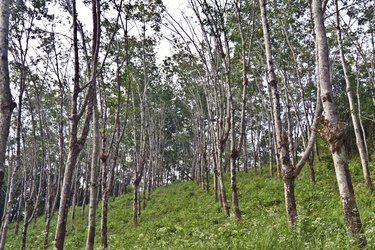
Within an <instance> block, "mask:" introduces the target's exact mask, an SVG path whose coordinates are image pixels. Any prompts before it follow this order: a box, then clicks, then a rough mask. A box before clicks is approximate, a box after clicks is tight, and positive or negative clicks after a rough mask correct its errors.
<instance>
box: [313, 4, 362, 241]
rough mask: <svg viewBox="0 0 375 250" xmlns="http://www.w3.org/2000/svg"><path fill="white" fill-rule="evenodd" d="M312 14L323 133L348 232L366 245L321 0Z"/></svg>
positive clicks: (314, 6)
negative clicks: (337, 103)
mask: <svg viewBox="0 0 375 250" xmlns="http://www.w3.org/2000/svg"><path fill="white" fill-rule="evenodd" d="M312 14H313V20H314V30H315V34H316V43H317V55H318V56H317V58H318V62H317V63H318V80H319V84H320V88H321V100H322V105H323V110H324V114H325V115H324V117H322V119H321V123H322V125H323V128H322V135H323V137H324V138H325V139H326V140H327V142H328V144H329V149H330V151H331V154H332V158H333V163H334V166H335V172H336V179H337V185H338V188H339V193H340V198H341V203H342V207H343V214H344V221H345V225H346V228H347V231H348V234H349V236H350V237H352V238H353V239H354V240H355V242H356V243H357V244H358V245H360V246H365V245H366V237H365V235H364V234H363V229H362V222H361V217H360V214H359V210H358V207H357V202H356V199H355V196H354V189H353V184H352V181H351V177H350V173H349V166H348V156H347V151H346V148H345V145H344V132H345V131H344V128H343V125H342V124H341V123H340V122H339V120H338V115H337V112H336V105H335V103H334V97H333V94H332V83H331V78H330V71H329V70H330V65H329V50H328V43H327V35H326V29H325V26H324V18H323V9H322V1H321V0H313V1H312Z"/></svg>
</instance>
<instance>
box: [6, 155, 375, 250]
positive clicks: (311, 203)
mask: <svg viewBox="0 0 375 250" xmlns="http://www.w3.org/2000/svg"><path fill="white" fill-rule="evenodd" d="M372 168H373V166H372ZM350 170H351V172H352V177H353V184H354V187H355V191H356V197H357V201H358V206H359V209H360V212H361V215H362V221H363V225H364V231H365V232H366V236H367V240H368V245H369V249H375V205H374V202H373V201H374V194H369V193H366V191H365V187H364V185H363V177H362V175H361V166H360V164H359V161H358V160H357V159H356V160H353V161H351V164H350ZM372 176H373V179H375V177H374V175H372ZM225 177H226V178H225V181H226V186H227V188H228V201H229V202H230V192H229V176H225ZM316 179H317V183H316V184H313V183H312V182H311V181H310V178H309V173H308V170H307V169H305V170H304V171H303V172H302V173H301V176H300V177H299V178H298V179H297V180H296V198H297V207H298V223H297V225H296V226H295V227H294V228H290V227H289V226H288V223H287V220H286V214H285V207H284V205H285V204H284V193H283V183H282V181H281V180H279V179H278V178H276V177H274V178H270V177H267V176H254V174H253V172H249V173H247V174H246V173H243V172H241V173H239V174H238V191H239V198H240V209H241V212H242V220H241V221H240V222H236V221H235V220H234V219H233V218H229V219H226V218H225V217H224V213H223V211H222V209H221V208H220V207H219V204H217V203H215V202H214V198H213V193H212V192H211V193H209V194H207V193H206V192H204V191H202V190H201V189H200V187H199V186H198V185H196V183H194V182H178V183H175V184H172V185H169V186H165V187H160V188H158V189H157V190H155V191H154V192H153V193H152V195H151V201H150V202H149V203H148V204H147V208H146V209H145V210H144V211H142V214H141V217H140V225H139V226H136V227H135V226H133V225H132V224H131V215H132V211H131V209H132V195H131V194H127V195H125V196H122V197H118V198H116V199H113V198H111V200H110V204H109V215H108V240H109V247H110V249H352V247H353V246H351V245H350V242H349V240H348V237H347V235H346V231H345V227H344V225H343V219H342V212H341V203H340V199H339V194H338V190H337V185H336V179H335V174H334V169H333V165H331V163H330V159H329V157H327V158H323V160H322V162H320V163H318V164H317V165H316ZM211 185H212V184H211ZM99 214H100V204H99V207H98V216H97V232H96V243H95V247H96V248H98V249H100V231H99V230H100V215H99ZM86 217H87V211H86V213H85V218H84V219H83V220H82V218H81V208H80V207H78V208H77V210H76V219H75V228H74V230H71V226H70V221H69V220H68V226H67V229H68V232H67V237H66V241H65V249H84V247H85V242H86V227H87V219H86ZM55 218H56V215H55ZM55 218H54V219H55ZM20 226H21V227H22V225H20ZM54 229H55V221H53V222H52V225H51V232H50V243H52V240H53V235H54ZM43 231H44V218H42V217H41V218H38V220H37V221H36V224H35V226H34V225H33V224H32V225H30V228H29V233H28V241H27V249H41V248H42V245H43ZM8 232H9V233H8V240H7V245H6V248H7V249H20V242H21V236H20V235H18V236H15V235H14V224H12V225H10V228H9V231H8ZM50 248H51V249H52V244H51V245H50Z"/></svg>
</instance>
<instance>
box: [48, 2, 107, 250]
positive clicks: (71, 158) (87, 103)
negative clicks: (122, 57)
mask: <svg viewBox="0 0 375 250" xmlns="http://www.w3.org/2000/svg"><path fill="white" fill-rule="evenodd" d="M92 12H93V13H92V14H93V41H92V43H93V45H92V50H93V51H92V59H91V60H92V61H91V69H89V70H90V73H91V74H90V80H89V83H90V84H89V87H88V93H87V95H86V97H85V100H84V105H83V107H81V110H80V111H79V112H78V95H79V93H80V92H81V88H80V83H79V60H78V38H77V33H78V32H77V31H78V30H77V11H76V2H75V0H73V45H74V46H73V47H74V88H73V98H72V108H71V115H70V138H69V154H68V158H67V161H66V166H65V172H64V180H63V184H62V188H61V197H60V207H59V215H58V218H57V223H56V233H55V244H54V245H55V246H54V247H55V249H58V250H60V249H63V248H64V240H65V230H66V220H67V213H68V206H69V202H68V201H69V198H70V195H71V190H70V189H71V182H72V175H73V170H74V167H75V165H76V163H77V159H78V156H79V153H80V151H81V150H82V148H83V146H84V144H85V142H86V138H87V135H88V132H89V127H90V121H91V117H92V113H93V103H94V99H95V88H96V81H95V78H96V74H97V65H98V53H99V43H100V1H99V0H92ZM84 111H86V116H85V119H84V124H83V128H82V131H81V136H80V138H78V127H79V121H80V120H81V117H82V115H83V113H84Z"/></svg>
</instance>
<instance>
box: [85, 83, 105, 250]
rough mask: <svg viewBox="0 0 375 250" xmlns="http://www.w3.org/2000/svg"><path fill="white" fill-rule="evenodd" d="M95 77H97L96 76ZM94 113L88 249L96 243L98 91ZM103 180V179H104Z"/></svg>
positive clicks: (90, 249) (92, 247)
mask: <svg viewBox="0 0 375 250" xmlns="http://www.w3.org/2000/svg"><path fill="white" fill-rule="evenodd" d="M94 79H95V78H94ZM94 95H95V96H94V97H93V98H94V107H93V109H94V115H93V139H92V140H93V142H92V143H93V147H92V155H91V167H90V201H89V217H88V228H87V240H86V249H87V250H92V249H94V243H95V222H96V220H95V216H96V207H97V203H98V201H97V197H98V194H97V193H98V173H97V172H98V171H97V168H98V157H99V147H100V146H99V137H100V135H99V111H98V104H97V98H96V91H94ZM102 181H103V180H102Z"/></svg>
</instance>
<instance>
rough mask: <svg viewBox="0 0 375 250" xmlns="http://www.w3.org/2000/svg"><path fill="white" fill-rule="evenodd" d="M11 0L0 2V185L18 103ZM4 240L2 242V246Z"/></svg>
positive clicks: (0, 184) (0, 243)
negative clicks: (11, 57)
mask: <svg viewBox="0 0 375 250" xmlns="http://www.w3.org/2000/svg"><path fill="white" fill-rule="evenodd" d="M9 5H10V0H3V1H1V2H0V186H2V185H3V179H4V164H5V154H6V146H7V141H8V135H9V128H10V121H11V115H12V112H13V109H14V108H15V107H16V104H15V103H14V102H13V100H12V95H11V92H10V87H9V84H10V79H9V67H8V44H9V42H8V41H9V39H8V34H9ZM1 246H4V242H0V248H1Z"/></svg>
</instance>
